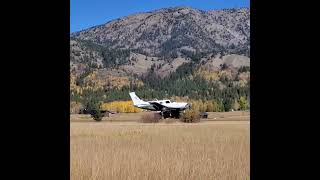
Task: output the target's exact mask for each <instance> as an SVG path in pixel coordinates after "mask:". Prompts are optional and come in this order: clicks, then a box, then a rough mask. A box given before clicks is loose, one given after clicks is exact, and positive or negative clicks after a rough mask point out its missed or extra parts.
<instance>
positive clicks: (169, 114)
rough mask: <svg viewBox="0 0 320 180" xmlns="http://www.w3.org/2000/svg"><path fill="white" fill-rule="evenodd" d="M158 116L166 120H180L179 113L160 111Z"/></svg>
mask: <svg viewBox="0 0 320 180" xmlns="http://www.w3.org/2000/svg"><path fill="white" fill-rule="evenodd" d="M160 115H161V116H162V117H163V118H164V119H166V118H175V119H179V118H180V112H179V111H161V112H160Z"/></svg>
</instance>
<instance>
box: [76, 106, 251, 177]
mask: <svg viewBox="0 0 320 180" xmlns="http://www.w3.org/2000/svg"><path fill="white" fill-rule="evenodd" d="M142 114H143V113H132V114H116V115H114V116H112V117H109V118H105V119H103V121H101V122H95V121H93V120H92V119H90V116H86V115H71V117H70V126H71V132H70V137H71V144H70V149H71V152H70V156H71V161H70V163H71V179H72V180H81V179H83V180H90V179H106V180H109V179H110V180H112V179H117V180H118V179H119V180H122V179H137V180H143V179H155V180H156V179H172V180H176V179H177V180H179V179H181V180H187V179H192V180H194V179H196V180H198V179H201V180H202V179H218V180H220V179H228V180H229V179H240V180H247V179H250V132H249V129H250V121H249V119H250V114H249V112H227V113H209V118H208V119H202V121H201V122H200V123H188V124H185V123H181V122H174V123H167V122H160V123H156V124H152V123H151V124H149V123H148V124H147V123H138V122H137V121H138V120H139V118H140V117H141V115H142Z"/></svg>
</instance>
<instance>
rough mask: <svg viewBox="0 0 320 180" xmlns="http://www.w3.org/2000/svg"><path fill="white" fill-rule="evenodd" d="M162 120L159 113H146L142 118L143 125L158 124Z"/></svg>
mask: <svg viewBox="0 0 320 180" xmlns="http://www.w3.org/2000/svg"><path fill="white" fill-rule="evenodd" d="M160 119H161V115H160V114H159V113H146V114H143V115H142V116H141V121H140V122H142V123H158V122H159V121H160Z"/></svg>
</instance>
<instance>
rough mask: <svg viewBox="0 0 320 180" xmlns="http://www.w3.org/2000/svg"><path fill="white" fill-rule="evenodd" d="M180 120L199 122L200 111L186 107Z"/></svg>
mask: <svg viewBox="0 0 320 180" xmlns="http://www.w3.org/2000/svg"><path fill="white" fill-rule="evenodd" d="M180 120H181V121H182V122H185V123H195V122H200V112H199V111H197V110H194V109H188V110H186V111H185V112H184V113H182V115H181V118H180Z"/></svg>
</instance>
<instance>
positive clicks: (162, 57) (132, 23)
mask: <svg viewBox="0 0 320 180" xmlns="http://www.w3.org/2000/svg"><path fill="white" fill-rule="evenodd" d="M70 47H71V48H70V49H71V50H70V72H71V90H72V93H73V94H75V93H78V95H77V97H78V98H74V99H73V100H76V99H81V97H82V96H81V95H79V93H80V94H81V93H83V91H95V92H97V91H101V92H100V93H101V94H104V97H105V98H104V99H106V100H110V98H111V100H112V99H113V100H117V98H116V99H115V98H114V97H119V99H123V98H124V97H125V98H127V97H126V96H124V95H123V96H122V95H121V96H120V95H119V94H121V92H120V91H122V92H123V91H124V89H123V88H130V89H132V88H135V90H137V91H139V90H141V91H144V92H145V95H142V97H143V96H144V97H146V96H153V95H155V94H154V93H155V91H157V93H159V92H162V91H165V92H168V91H169V92H171V93H169V94H168V93H167V94H168V96H172V95H177V96H186V95H191V94H193V93H197V92H192V93H191V92H188V91H186V92H185V91H183V90H181V92H180V91H179V92H178V91H174V90H172V89H171V90H169V89H168V88H165V87H163V86H166V85H165V84H163V83H167V84H168V83H169V84H170V83H173V84H174V83H176V84H178V83H180V82H182V81H183V82H184V81H194V79H195V78H200V79H201V78H202V80H205V82H203V81H199V82H201V83H209V82H210V83H211V84H210V83H209V85H208V87H209V86H210V88H211V89H213V90H212V93H214V88H218V89H220V90H223V89H225V88H226V87H228V86H229V85H228V83H229V82H232V85H230V86H232V87H234V86H239V87H240V86H241V87H248V85H249V77H250V76H249V74H248V73H249V72H250V70H249V69H248V68H247V67H249V66H250V10H249V8H237V9H221V10H210V11H202V10H198V9H194V8H191V7H174V8H164V9H159V10H155V11H151V12H145V13H137V14H133V15H129V16H126V17H122V18H119V19H115V20H112V21H109V22H107V23H105V24H102V25H98V26H95V27H92V28H89V29H85V30H82V31H79V32H75V33H72V34H71V40H70ZM155 82H156V83H155ZM213 84H214V85H213ZM184 85H186V84H184ZM184 85H181V86H184ZM198 85H199V84H198ZM198 85H197V84H194V88H195V90H194V91H197V89H196V86H198ZM187 86H191V85H190V84H188V85H187ZM213 86H214V87H213ZM158 87H160V89H159V88H158ZM171 88H173V89H177V88H175V87H174V86H172V87H171ZM185 88H188V87H185ZM147 91H148V93H149V91H152V92H153V94H150V93H149V94H148V93H147ZM182 91H183V92H182ZM173 92H174V93H173ZM206 93H207V94H209V95H210V93H211V91H210V92H209V91H207V92H203V95H200V97H199V98H204V97H203V96H205V94H206ZM198 94H199V93H198ZM200 94H201V93H200ZM247 94H248V93H247ZM157 95H159V94H157ZM73 97H74V96H73ZM208 97H211V98H214V96H213V95H212V96H211V95H210V96H208ZM206 98H207V97H206Z"/></svg>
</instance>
